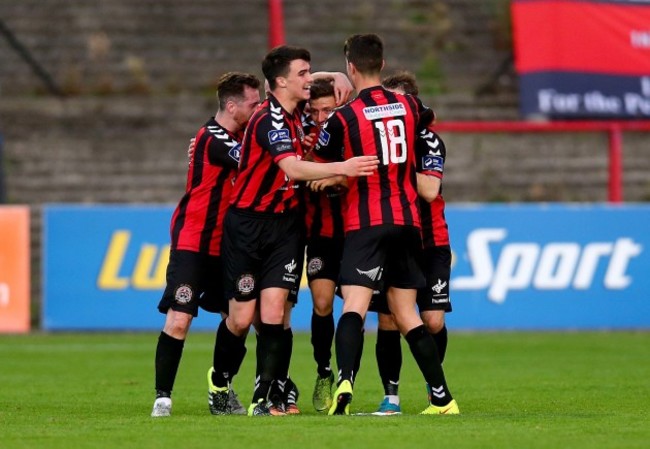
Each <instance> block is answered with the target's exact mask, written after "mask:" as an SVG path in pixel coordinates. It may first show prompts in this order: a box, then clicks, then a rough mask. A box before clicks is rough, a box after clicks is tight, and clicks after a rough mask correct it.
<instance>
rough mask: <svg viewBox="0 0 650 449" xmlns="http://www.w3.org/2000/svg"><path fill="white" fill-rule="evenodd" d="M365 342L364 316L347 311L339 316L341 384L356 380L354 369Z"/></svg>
mask: <svg viewBox="0 0 650 449" xmlns="http://www.w3.org/2000/svg"><path fill="white" fill-rule="evenodd" d="M362 344H363V318H361V315H359V314H358V313H356V312H346V313H344V314H343V315H341V318H339V324H338V326H337V328H336V364H337V366H338V368H339V384H340V383H341V382H342V381H343V380H349V381H350V382H353V381H354V369H355V366H356V364H357V358H358V355H359V351H360V350H361V346H362Z"/></svg>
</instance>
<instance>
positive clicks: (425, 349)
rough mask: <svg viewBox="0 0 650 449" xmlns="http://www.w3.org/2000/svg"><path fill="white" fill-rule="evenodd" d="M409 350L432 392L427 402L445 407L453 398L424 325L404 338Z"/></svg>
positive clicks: (412, 330) (433, 344)
mask: <svg viewBox="0 0 650 449" xmlns="http://www.w3.org/2000/svg"><path fill="white" fill-rule="evenodd" d="M405 338H406V341H407V342H408V344H409V347H410V348H411V352H412V353H413V357H415V361H416V362H417V364H418V366H419V367H420V371H421V372H422V375H423V376H424V380H426V382H427V384H429V388H431V389H432V390H433V394H432V395H430V397H429V400H430V401H431V403H432V404H433V405H437V406H443V405H447V404H448V403H449V402H450V401H451V400H452V399H453V398H452V397H451V393H450V392H449V389H448V388H447V382H446V381H445V374H444V372H443V371H442V365H441V364H440V358H439V357H438V349H437V348H436V344H435V343H434V342H433V337H431V335H430V334H429V333H428V332H427V330H426V328H425V327H424V325H422V326H418V327H416V328H414V329H411V330H410V331H409V332H408V333H407V334H406V336H405Z"/></svg>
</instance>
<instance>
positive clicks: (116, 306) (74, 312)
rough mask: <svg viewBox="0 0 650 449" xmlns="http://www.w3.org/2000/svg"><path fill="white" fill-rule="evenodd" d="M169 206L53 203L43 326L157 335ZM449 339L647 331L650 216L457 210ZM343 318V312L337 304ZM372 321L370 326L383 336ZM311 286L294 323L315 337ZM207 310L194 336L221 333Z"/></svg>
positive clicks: (527, 208) (620, 209)
mask: <svg viewBox="0 0 650 449" xmlns="http://www.w3.org/2000/svg"><path fill="white" fill-rule="evenodd" d="M172 212H173V207H172V206H166V205H164V206H130V205H120V206H117V205H116V206H71V205H48V206H46V207H45V208H44V226H43V229H44V230H43V232H44V236H43V316H42V323H43V328H44V329H46V330H159V329H161V328H162V325H163V322H164V316H163V315H162V314H160V313H159V312H158V311H157V308H156V306H157V304H158V301H159V300H160V296H161V294H162V291H163V289H164V287H165V270H166V265H167V260H168V255H169V221H170V218H171V214H172ZM446 216H447V220H448V222H449V228H450V233H451V241H452V247H453V248H452V249H453V252H454V260H453V267H452V279H451V296H452V302H453V307H454V311H453V312H452V313H451V314H449V316H448V318H447V321H448V323H449V327H450V328H451V329H467V330H482V329H484V330H502V329H503V330H510V329H512V330H515V329H647V328H650V279H649V277H648V276H647V274H646V273H647V270H648V267H650V253H649V252H648V250H647V248H650V235H649V234H648V232H647V229H648V225H649V224H650V206H647V205H626V206H609V205H536V204H535V205H534V204H530V205H450V206H448V207H447V211H446ZM335 302H336V304H335V312H334V313H335V316H337V317H338V315H339V314H340V310H341V303H342V301H341V300H340V299H337V300H336V301H335ZM373 315H374V314H369V317H368V321H367V323H366V327H367V328H368V329H374V328H375V323H376V318H375V317H374V316H373ZM310 320H311V298H310V295H309V291H308V289H307V288H306V285H305V283H304V280H303V284H302V288H301V290H300V294H299V302H298V305H297V306H296V308H295V309H294V312H293V314H292V323H293V327H294V329H296V330H298V331H301V330H303V331H304V330H308V329H309V326H310ZM219 321H220V318H219V317H218V316H217V315H214V314H209V313H205V312H201V313H200V314H199V317H198V318H197V319H196V320H195V321H194V323H193V324H192V328H193V329H195V330H214V329H216V327H217V325H218V324H219Z"/></svg>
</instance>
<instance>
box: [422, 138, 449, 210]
mask: <svg viewBox="0 0 650 449" xmlns="http://www.w3.org/2000/svg"><path fill="white" fill-rule="evenodd" d="M415 154H416V161H417V163H416V167H417V173H416V176H417V182H418V195H420V197H421V198H423V199H424V200H425V201H427V202H429V203H430V202H432V201H433V200H435V199H436V197H437V196H438V195H439V194H440V186H441V184H442V176H443V171H444V166H445V158H446V156H447V149H446V148H445V143H444V142H443V141H442V139H441V138H440V136H438V135H437V134H436V133H435V132H434V131H433V130H432V129H431V128H428V129H424V130H422V131H421V132H420V133H419V134H418V138H417V141H416V143H415Z"/></svg>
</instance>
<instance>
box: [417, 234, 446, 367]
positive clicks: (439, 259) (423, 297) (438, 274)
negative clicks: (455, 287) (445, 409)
mask: <svg viewBox="0 0 650 449" xmlns="http://www.w3.org/2000/svg"><path fill="white" fill-rule="evenodd" d="M421 266H422V272H423V273H424V276H425V278H426V284H427V285H426V287H425V288H423V289H420V290H419V291H418V299H417V302H418V309H419V310H420V316H421V317H422V321H423V322H424V325H425V326H426V328H427V331H428V332H429V333H430V334H431V335H432V336H433V339H434V341H435V343H436V347H437V348H438V355H439V357H440V362H441V363H442V362H443V361H444V359H445V354H446V352H447V341H448V337H447V326H446V325H445V314H446V313H449V312H451V311H452V307H451V300H450V296H449V278H450V274H451V248H450V247H449V246H448V245H445V246H436V247H431V248H426V249H425V250H424V252H423V258H422V264H421Z"/></svg>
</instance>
